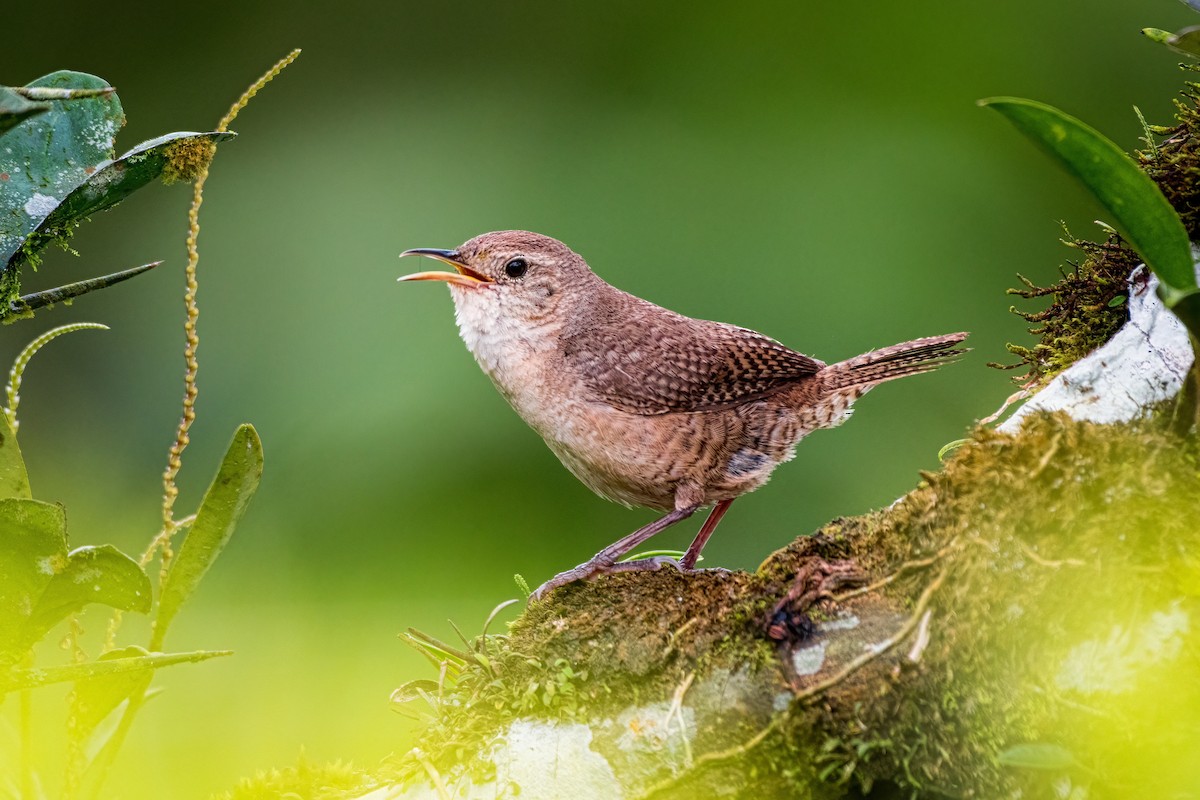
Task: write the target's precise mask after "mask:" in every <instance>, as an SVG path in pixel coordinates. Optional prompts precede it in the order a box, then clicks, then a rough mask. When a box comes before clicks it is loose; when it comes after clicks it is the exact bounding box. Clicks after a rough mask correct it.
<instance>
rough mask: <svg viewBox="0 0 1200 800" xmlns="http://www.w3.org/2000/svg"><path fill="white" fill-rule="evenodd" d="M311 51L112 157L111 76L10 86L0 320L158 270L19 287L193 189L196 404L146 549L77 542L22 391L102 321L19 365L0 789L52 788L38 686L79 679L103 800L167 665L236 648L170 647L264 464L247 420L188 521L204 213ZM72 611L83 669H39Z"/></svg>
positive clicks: (0, 534) (6, 537)
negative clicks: (156, 200)
mask: <svg viewBox="0 0 1200 800" xmlns="http://www.w3.org/2000/svg"><path fill="white" fill-rule="evenodd" d="M298 54H299V51H294V52H293V53H291V54H290V55H289V56H287V57H286V58H285V59H283V60H282V61H280V62H279V63H278V64H276V65H275V66H274V67H273V68H272V69H271V70H270V71H268V72H267V74H266V75H264V76H263V77H262V78H261V79H260V80H259V81H258V82H257V83H255V84H254V85H253V86H252V87H251V88H250V89H249V90H247V92H246V93H245V94H243V95H242V97H241V98H240V99H239V100H238V102H237V103H235V104H234V106H233V107H232V108H231V109H230V111H229V113H228V114H227V115H226V116H225V118H224V119H223V120H222V121H221V123H220V124H219V125H218V127H217V130H215V131H213V132H210V133H174V134H168V135H166V136H163V137H159V138H158V139H155V140H152V141H150V142H145V143H143V144H141V145H139V146H138V147H136V148H134V149H133V150H131V151H130V152H128V153H126V154H125V155H124V156H121V157H120V158H117V159H114V158H113V157H112V156H113V150H112V146H113V137H114V135H115V133H116V130H117V129H118V128H119V127H120V126H121V125H122V124H123V123H124V114H123V112H122V110H121V105H120V102H119V100H118V99H117V97H116V94H115V92H114V91H113V89H112V88H111V87H109V86H108V85H107V84H106V83H105V82H104V81H102V80H100V79H99V78H96V77H94V76H90V75H84V74H83V73H76V72H65V71H64V72H56V73H53V74H51V75H48V76H46V77H45V78H41V79H39V80H37V81H34V82H33V83H31V84H30V85H29V86H27V87H21V88H20V89H6V88H0V153H2V154H3V156H2V159H0V170H2V171H0V186H2V187H3V189H4V191H3V192H0V263H3V266H2V267H0V320H5V321H8V320H11V319H15V318H22V317H28V316H30V315H31V314H32V312H33V310H35V309H37V308H41V307H43V306H46V305H49V304H51V303H53V302H58V301H60V300H66V299H70V298H73V297H76V296H78V295H80V294H83V293H85V292H87V291H91V290H93V289H96V288H102V287H103V286H108V285H111V284H112V283H115V282H117V281H119V280H124V279H125V278H128V277H132V275H134V274H137V273H139V272H141V271H144V270H145V269H147V268H148V266H153V265H148V266H147V267H139V268H136V269H134V270H127V271H126V272H124V273H117V274H115V275H109V276H105V277H103V278H97V279H93V280H91V281H84V282H81V283H79V284H72V285H68V286H63V287H58V288H57V289H52V290H47V291H44V292H38V293H35V294H27V295H24V296H22V295H20V293H19V289H20V277H21V269H22V267H24V266H30V267H33V268H36V267H37V265H38V261H39V253H40V251H41V250H42V249H44V248H45V247H46V245H48V244H49V243H51V242H59V243H63V242H65V240H66V239H67V237H68V236H69V235H70V233H71V231H72V230H73V229H74V228H75V227H76V226H77V225H78V224H80V222H81V221H82V220H84V219H85V218H86V217H87V216H89V215H90V214H92V213H94V212H96V211H100V210H103V209H105V208H108V207H110V206H112V205H115V204H116V203H118V202H119V201H120V200H122V199H123V198H124V197H126V196H128V194H129V193H130V192H132V191H134V190H136V189H138V188H141V187H142V186H144V185H146V184H148V183H149V182H151V181H152V180H154V179H155V178H158V177H161V178H163V179H164V180H165V181H166V182H173V181H187V182H191V183H193V199H192V206H191V210H190V212H189V223H190V228H189V235H188V239H187V248H188V262H187V266H186V270H185V278H186V291H185V294H184V301H185V306H186V321H185V324H184V332H185V340H186V348H185V363H186V373H185V377H184V384H185V386H184V399H183V413H182V416H181V419H180V423H179V427H178V429H177V431H176V436H175V440H174V442H173V444H172V446H171V448H170V452H169V453H168V458H167V467H166V469H165V470H164V474H163V501H162V515H163V524H162V528H161V529H160V530H159V531H158V532H157V533H156V535H155V536H154V537H153V538H152V541H151V544H150V546H149V547H148V548H147V549H146V551H145V552H144V553H143V554H142V556H141V558H140V559H133V558H131V557H130V556H127V555H125V554H124V553H122V552H120V551H119V550H118V549H117V548H115V547H113V546H111V545H99V546H84V547H77V548H75V549H73V550H70V549H68V543H67V542H68V539H67V531H66V521H65V516H64V512H63V509H62V507H61V506H59V505H57V504H54V503H48V502H44V501H41V500H36V499H34V498H33V493H32V492H31V489H30V482H29V476H28V472H27V470H26V468H25V462H24V459H23V458H22V455H21V450H20V447H19V445H18V443H17V430H18V419H17V406H18V401H19V397H20V394H19V391H20V386H21V380H22V377H23V374H24V371H25V367H26V365H27V364H28V363H29V360H30V358H32V356H33V355H34V354H35V353H36V352H37V350H38V349H40V348H41V347H42V346H43V345H45V344H46V343H48V342H49V341H51V340H52V339H54V338H56V337H57V336H59V335H62V334H64V333H68V332H71V331H75V330H82V329H86V328H104V327H105V326H103V325H97V324H95V323H76V324H73V325H66V326H62V327H59V328H55V329H54V330H51V331H48V332H47V333H45V334H43V335H41V336H39V337H37V338H36V339H35V340H34V341H33V342H32V343H30V345H29V346H28V347H26V348H25V350H24V351H22V353H21V354H20V355H19V356H18V357H17V359H16V362H15V363H14V365H13V368H12V371H11V372H10V376H9V382H8V387H7V393H6V394H7V402H8V405H7V407H5V408H3V409H0V411H2V413H0V702H2V701H3V700H4V698H5V697H6V696H7V695H9V694H16V695H17V696H18V700H17V702H18V703H20V714H19V717H20V719H21V720H22V730H21V731H19V733H20V737H21V738H22V739H23V740H24V741H25V743H23V744H22V745H21V756H20V757H19V758H18V759H13V760H14V761H16V762H19V763H20V765H21V768H20V773H21V774H20V777H19V783H17V784H14V785H11V786H10V787H4V786H0V792H4V791H5V790H6V788H7V789H8V790H9V793H12V794H14V795H15V796H16V797H20V798H24V799H25V800H29V799H31V798H36V797H40V796H43V794H42V789H41V786H42V781H41V779H40V778H39V775H38V771H37V769H36V765H35V764H34V763H32V758H31V756H30V747H29V746H28V744H27V742H28V738H29V736H30V731H29V729H28V721H29V720H30V719H32V716H33V711H32V709H33V695H32V690H34V689H37V688H39V687H42V686H46V685H48V684H53V683H63V682H69V683H71V684H72V686H73V690H72V692H71V695H70V701H69V708H68V714H67V725H66V728H67V742H66V750H67V752H66V759H65V763H66V769H65V774H64V777H63V781H62V796H63V797H66V798H88V799H89V800H90V799H91V798H98V797H100V796H102V787H103V785H104V782H105V779H106V777H107V775H108V772H109V770H110V768H111V766H112V763H113V760H114V759H115V757H116V755H117V752H118V751H119V750H120V748H121V745H122V743H123V742H124V740H125V737H126V735H127V734H128V731H129V729H130V726H131V725H132V723H133V721H134V719H135V717H136V716H137V713H138V711H139V710H140V708H141V706H142V705H143V704H144V703H145V701H146V700H147V699H148V698H149V697H151V696H152V695H153V693H154V690H152V689H151V688H150V684H151V681H152V680H153V677H154V673H155V670H157V669H159V668H161V667H164V666H170V665H173V664H179V663H185V662H195V661H202V660H206V659H209V658H213V657H215V656H220V655H228V652H227V651H217V652H206V651H189V652H177V653H166V652H162V650H163V645H164V640H165V637H166V634H167V631H168V629H169V628H170V625H171V623H172V621H173V620H174V619H175V618H176V616H177V615H178V613H179V611H180V609H181V608H182V606H183V605H184V604H185V602H186V601H187V599H188V598H189V597H190V596H191V595H192V594H193V593H194V591H195V590H196V588H197V586H198V585H199V583H200V581H201V579H202V578H203V577H204V575H205V574H206V573H207V571H208V570H209V568H210V567H211V566H212V564H213V563H214V561H215V560H216V558H217V556H218V555H219V554H220V552H221V550H222V548H223V547H224V546H225V544H226V543H227V542H228V541H229V539H230V537H231V536H232V535H233V532H234V529H235V528H236V527H237V524H238V522H239V520H240V519H241V517H242V515H243V514H244V512H245V510H246V508H247V506H248V504H249V502H250V500H251V498H252V497H253V496H254V493H255V491H256V490H257V488H258V484H259V480H260V478H261V475H262V468H263V455H262V444H261V442H260V441H259V438H258V434H257V433H256V432H255V431H254V428H253V427H251V426H250V425H242V426H240V427H239V428H238V429H237V431H236V432H235V433H234V436H233V441H232V442H231V443H230V446H229V448H228V450H227V451H226V453H225V457H224V459H223V460H222V462H221V465H220V466H219V468H218V469H217V473H216V476H215V477H214V478H213V481H212V483H211V485H210V486H209V488H208V491H207V492H206V493H205V495H204V498H203V499H202V500H201V502H200V505H199V507H198V509H197V511H196V512H195V513H194V514H192V515H190V516H187V517H184V518H182V519H179V518H177V517H176V515H175V513H174V503H175V498H176V496H177V495H178V489H177V487H176V485H175V479H176V476H177V474H178V472H179V469H180V466H181V464H182V461H181V459H182V455H183V451H184V450H185V449H186V447H187V444H188V440H189V434H188V432H189V429H190V427H191V424H192V421H193V420H194V419H195V398H196V373H197V369H198V364H197V361H196V346H197V344H198V338H197V333H196V320H197V317H198V310H197V307H196V289H197V275H196V267H197V263H198V260H199V253H198V250H197V245H196V240H197V236H198V234H199V222H198V214H199V208H200V203H201V200H202V198H203V185H204V180H205V178H206V177H207V175H208V166H209V162H210V161H211V159H212V156H213V154H214V152H215V146H216V143H217V142H219V141H222V140H225V139H228V138H230V137H232V136H233V135H234V134H232V133H230V132H228V131H227V128H228V125H229V124H230V123H231V122H232V120H233V118H234V116H236V114H237V113H238V111H240V110H241V109H242V108H243V107H244V106H245V104H246V102H247V101H248V100H249V99H250V98H251V97H253V96H254V94H255V93H256V92H257V91H258V90H259V89H260V88H262V86H263V85H265V84H266V83H267V82H268V81H270V80H271V79H272V78H274V77H275V75H277V74H278V73H279V71H280V70H282V69H283V68H284V67H285V66H287V64H289V63H290V62H291V61H292V60H293V59H294V58H295V57H296V56H297V55H298ZM183 530H186V531H187V535H186V536H185V537H184V539H183V541H182V543H181V544H180V545H179V547H178V552H174V551H173V549H172V546H171V544H172V539H173V537H174V536H175V535H176V534H177V533H179V532H180V531H183ZM155 557H158V559H159V569H158V574H157V581H152V580H151V578H150V576H149V575H148V574H147V568H148V567H149V566H150V563H151V562H152V561H153V560H154V558H155ZM89 604H100V605H103V606H108V607H109V608H111V609H113V610H114V617H113V620H112V622H111V623H110V625H109V629H108V638H107V642H106V644H105V647H104V651H103V652H101V653H100V654H99V655H98V656H96V657H95V658H89V657H88V656H87V654H86V653H85V652H84V650H83V648H82V645H81V643H80V641H79V637H78V633H79V630H80V626H79V625H78V622H77V620H76V615H77V614H78V612H79V611H80V610H81V609H83V608H84V607H85V606H86V605H89ZM125 611H133V612H138V613H143V614H145V613H151V612H153V618H152V619H153V627H152V629H151V633H150V637H149V641H148V642H147V647H145V648H143V647H140V646H137V645H124V646H121V645H118V643H117V637H118V634H119V628H120V621H121V616H120V615H121V613H122V612H125ZM64 621H66V622H67V623H68V626H69V627H68V633H67V642H68V649H69V650H70V652H71V661H70V663H67V664H59V665H44V664H41V663H39V659H38V657H37V652H36V645H37V644H38V643H39V642H40V641H42V640H43V639H44V638H45V637H46V635H47V634H48V633H49V632H50V631H51V630H52V629H54V628H56V627H57V626H59V625H60V624H62V623H63V622H64Z"/></svg>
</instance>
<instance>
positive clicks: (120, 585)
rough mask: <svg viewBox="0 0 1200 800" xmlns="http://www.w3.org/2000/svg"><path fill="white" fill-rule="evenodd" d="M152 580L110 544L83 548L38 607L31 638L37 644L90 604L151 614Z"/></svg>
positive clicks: (69, 558)
mask: <svg viewBox="0 0 1200 800" xmlns="http://www.w3.org/2000/svg"><path fill="white" fill-rule="evenodd" d="M150 593H151V589H150V579H149V578H148V577H146V573H145V572H143V571H142V568H141V567H139V566H138V564H137V562H136V561H134V560H133V559H132V558H130V557H129V556H127V555H125V554H124V553H122V552H121V551H120V550H118V549H117V548H115V547H113V546H112V545H110V544H105V545H100V546H98V547H92V546H87V547H80V548H77V549H75V550H73V551H71V553H70V554H69V555H68V556H67V566H66V568H65V569H63V570H62V571H61V572H59V573H57V574H56V575H55V576H54V577H53V578H51V580H50V583H49V584H47V586H46V590H45V591H44V592H43V593H42V596H41V598H40V599H39V600H38V601H37V605H36V606H34V609H33V615H32V617H31V619H30V621H29V625H30V630H29V637H30V638H31V639H32V640H34V641H36V640H37V639H40V638H41V637H42V635H43V634H44V633H45V632H46V631H48V630H50V628H52V627H54V625H55V624H57V623H58V622H59V621H61V620H63V619H65V618H66V617H67V615H69V614H73V613H75V612H76V611H79V610H80V609H82V608H83V607H84V606H85V605H88V604H89V603H101V604H103V605H106V606H111V607H112V608H119V609H121V610H122V611H137V612H139V613H141V614H145V613H146V612H148V611H149V610H150Z"/></svg>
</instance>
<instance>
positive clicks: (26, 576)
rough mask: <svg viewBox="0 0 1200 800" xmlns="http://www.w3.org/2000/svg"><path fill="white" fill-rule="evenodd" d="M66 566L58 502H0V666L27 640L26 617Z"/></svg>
mask: <svg viewBox="0 0 1200 800" xmlns="http://www.w3.org/2000/svg"><path fill="white" fill-rule="evenodd" d="M66 566H67V523H66V519H65V518H64V516H63V510H62V507H61V506H56V505H53V504H51V503H42V502H40V501H38V500H27V499H22V498H15V497H9V498H5V499H3V500H0V666H3V665H7V664H13V663H14V662H16V661H17V659H19V658H20V657H21V656H22V655H24V653H25V652H26V651H27V650H28V649H29V647H30V645H32V644H33V642H32V641H31V640H29V638H28V631H29V621H30V619H31V617H32V615H33V609H34V608H35V607H36V606H37V602H38V599H39V598H40V597H41V596H42V593H43V592H44V591H45V590H46V587H47V586H48V585H49V584H50V581H51V580H53V578H54V576H55V575H57V574H58V573H59V572H61V571H62V570H63V569H64V568H65V567H66Z"/></svg>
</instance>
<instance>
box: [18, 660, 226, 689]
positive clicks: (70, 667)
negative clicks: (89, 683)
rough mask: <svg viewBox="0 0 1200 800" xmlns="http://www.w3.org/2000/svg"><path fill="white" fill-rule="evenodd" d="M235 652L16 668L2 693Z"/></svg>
mask: <svg viewBox="0 0 1200 800" xmlns="http://www.w3.org/2000/svg"><path fill="white" fill-rule="evenodd" d="M231 655H233V651H232V650H195V651H192V652H190V653H151V654H150V655H147V656H133V657H129V658H114V659H111V660H103V659H101V660H97V661H88V662H86V663H83V664H67V665H65V666H61V667H40V668H34V669H12V670H9V671H8V673H7V674H3V673H0V694H3V693H4V692H15V691H18V690H20V689H36V688H38V687H39V686H48V685H49V684H52V683H65V682H67V681H83V680H92V679H94V678H100V677H104V676H109V675H121V674H124V673H130V672H142V671H144V670H146V669H160V668H162V667H169V666H172V665H174V664H188V663H195V662H197V661H207V660H208V659H210V658H219V657H221V656H231Z"/></svg>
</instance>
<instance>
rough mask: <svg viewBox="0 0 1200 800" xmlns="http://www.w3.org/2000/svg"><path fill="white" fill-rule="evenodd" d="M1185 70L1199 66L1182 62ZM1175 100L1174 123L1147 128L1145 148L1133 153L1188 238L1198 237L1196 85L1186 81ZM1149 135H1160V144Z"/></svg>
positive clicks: (1199, 91)
mask: <svg viewBox="0 0 1200 800" xmlns="http://www.w3.org/2000/svg"><path fill="white" fill-rule="evenodd" d="M1183 68H1184V69H1185V70H1188V71H1192V72H1197V71H1200V66H1196V65H1190V64H1185V65H1183ZM1182 95H1183V96H1182V99H1177V100H1176V101H1175V124H1174V125H1171V126H1164V127H1151V128H1150V129H1149V130H1148V131H1147V134H1148V135H1147V137H1146V138H1147V142H1146V149H1145V150H1142V151H1139V152H1137V153H1135V156H1136V157H1137V159H1138V161H1139V163H1140V164H1141V166H1142V169H1143V170H1145V172H1146V174H1147V175H1149V176H1150V177H1151V178H1152V179H1153V180H1154V182H1155V183H1157V184H1158V188H1159V189H1161V190H1162V193H1163V194H1164V195H1165V196H1166V198H1167V200H1168V201H1169V202H1170V203H1171V205H1172V206H1174V208H1175V211H1176V212H1178V213H1179V217H1180V218H1181V219H1182V220H1183V226H1184V228H1186V229H1187V232H1188V237H1189V238H1190V239H1191V240H1192V241H1196V240H1198V239H1200V84H1198V83H1193V82H1190V81H1189V82H1188V83H1187V84H1186V85H1185V88H1184V90H1183V92H1182ZM1151 134H1157V135H1159V136H1162V137H1164V139H1163V141H1162V143H1161V144H1156V143H1154V142H1153V140H1152V139H1151V137H1150V135H1151Z"/></svg>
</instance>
